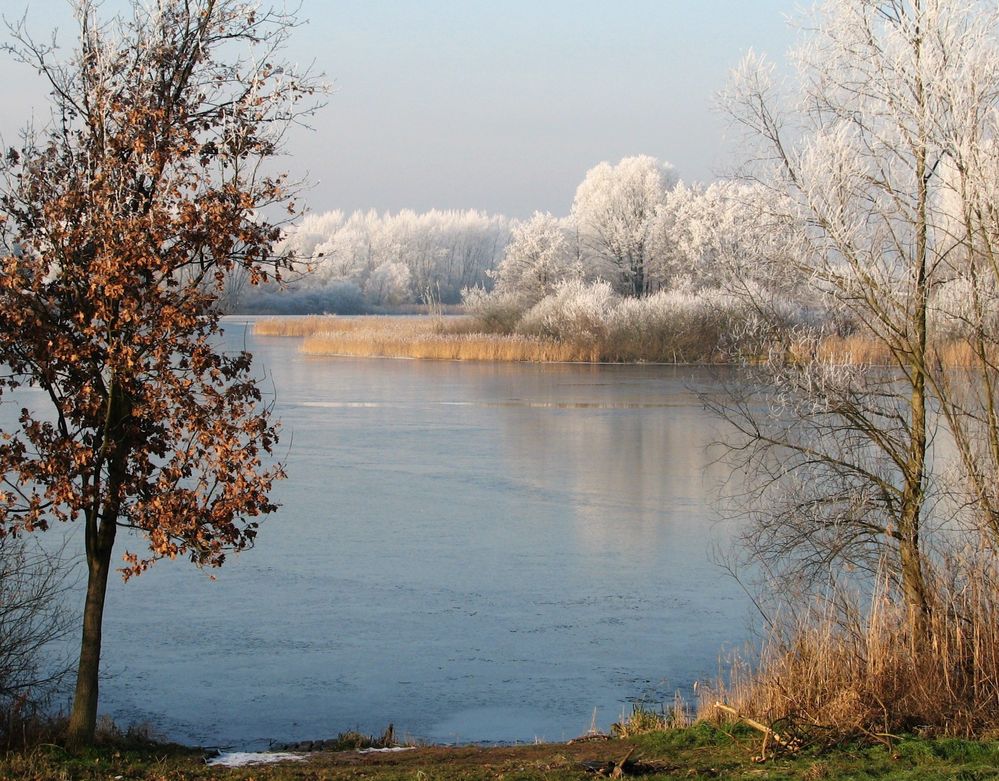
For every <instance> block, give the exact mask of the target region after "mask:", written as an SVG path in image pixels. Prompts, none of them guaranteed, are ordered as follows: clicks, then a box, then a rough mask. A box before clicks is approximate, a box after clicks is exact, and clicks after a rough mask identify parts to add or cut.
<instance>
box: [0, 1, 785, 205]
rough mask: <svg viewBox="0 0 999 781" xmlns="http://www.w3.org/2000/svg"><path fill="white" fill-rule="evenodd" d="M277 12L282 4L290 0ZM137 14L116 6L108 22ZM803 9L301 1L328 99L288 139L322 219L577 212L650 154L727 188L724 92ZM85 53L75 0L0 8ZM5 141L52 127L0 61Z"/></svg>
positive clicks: (780, 44)
mask: <svg viewBox="0 0 999 781" xmlns="http://www.w3.org/2000/svg"><path fill="white" fill-rule="evenodd" d="M279 2H280V0H279ZM125 5H126V3H125V0H106V1H105V3H104V6H103V7H104V10H105V12H107V13H110V12H113V11H114V10H115V9H120V8H123V7H125ZM795 8H796V5H795V3H794V2H793V0H302V2H301V10H300V12H299V18H300V19H301V20H302V21H303V24H302V25H301V26H300V27H299V28H298V29H296V30H295V31H294V33H293V34H292V38H291V41H290V45H289V48H288V49H287V51H286V52H285V54H286V59H287V60H288V61H290V62H296V63H299V64H301V65H305V64H309V63H314V65H313V67H314V70H315V71H317V72H319V73H322V74H324V75H325V78H326V81H327V82H329V83H330V84H331V86H332V88H333V92H332V93H331V94H330V95H329V96H328V98H327V100H326V105H325V106H324V107H323V108H322V109H320V111H319V112H318V114H317V115H316V116H315V117H313V118H312V119H311V120H310V122H311V125H312V129H311V130H305V129H295V130H294V131H293V132H292V133H291V134H290V135H289V137H288V142H287V146H286V154H287V157H286V158H285V159H284V160H283V161H282V165H283V167H284V168H285V169H286V170H288V171H289V172H291V173H292V174H293V175H295V176H302V175H306V176H307V178H308V180H309V182H310V189H309V190H308V192H307V193H306V194H305V196H304V198H303V200H304V202H305V204H306V205H307V206H308V208H309V209H310V210H311V211H314V212H323V211H327V210H331V209H342V210H344V211H353V210H354V209H369V208H373V209H376V210H378V211H386V210H388V211H398V210H399V209H402V208H412V209H416V210H418V211H423V210H427V209H431V208H439V209H465V208H475V209H482V210H485V211H489V212H500V213H504V214H507V215H510V216H513V217H525V216H529V215H530V214H531V213H532V212H533V211H535V210H541V211H551V212H553V213H555V214H558V215H564V214H566V213H568V211H569V206H570V204H571V202H572V196H573V193H574V192H575V189H576V187H577V185H578V184H579V182H580V181H582V179H583V176H584V175H585V173H586V171H587V170H588V169H589V168H591V167H592V166H594V165H596V164H597V163H599V162H601V161H604V160H607V161H610V162H616V161H618V160H620V159H621V158H622V157H625V156H629V155H636V154H649V155H653V156H655V157H658V158H660V159H662V160H667V161H669V162H671V163H672V164H673V165H674V166H675V167H676V168H677V170H678V172H679V174H680V176H681V177H682V178H683V179H685V180H687V181H702V182H706V181H710V180H712V179H715V178H718V177H720V176H723V175H725V173H726V172H728V171H730V170H731V169H732V168H733V167H734V161H735V160H736V159H737V155H738V149H737V134H736V133H735V132H733V131H732V129H731V128H730V127H729V123H728V120H727V119H726V118H725V117H724V116H723V115H722V114H721V113H720V112H718V111H717V110H716V109H715V108H714V95H715V94H716V93H717V92H718V90H720V89H721V88H722V87H724V85H725V82H726V79H727V74H728V72H729V71H730V70H731V69H732V68H733V67H735V66H736V65H737V64H738V62H739V61H740V59H741V58H742V56H743V55H744V54H745V53H746V51H747V50H749V49H750V48H753V49H755V50H756V51H762V52H766V53H768V54H769V55H772V56H773V57H774V58H775V59H777V60H780V59H781V58H782V57H783V55H784V54H785V52H786V51H787V49H788V47H789V46H790V45H791V44H792V43H793V40H794V36H795V33H794V31H793V29H792V28H791V26H790V25H789V24H788V17H789V16H792V15H793V14H794V13H795ZM0 9H2V11H3V14H4V16H5V17H6V18H7V19H16V18H19V17H20V16H21V15H22V14H25V15H26V20H27V26H28V29H29V30H31V31H32V32H33V33H34V34H35V36H36V37H37V38H40V39H45V38H47V37H48V36H49V34H50V32H51V31H52V30H53V29H55V28H58V30H59V37H58V40H60V41H62V42H63V45H64V46H65V47H67V48H68V47H71V46H72V44H73V37H74V36H73V21H72V16H71V14H70V13H69V10H68V9H69V3H68V2H67V0H0ZM0 84H3V85H4V86H3V92H2V94H3V99H4V110H3V111H0V139H2V140H3V141H4V142H5V143H6V145H9V144H10V143H11V142H12V141H16V139H17V132H18V129H19V128H21V127H23V126H24V124H25V123H26V122H27V121H28V120H29V119H30V118H32V117H34V118H35V122H36V125H37V124H38V123H39V122H41V121H43V120H44V119H45V118H46V117H47V116H48V111H47V108H46V90H45V85H44V83H43V82H42V81H41V80H40V79H39V78H37V77H36V76H35V75H34V74H33V73H32V72H31V71H30V70H28V69H27V68H26V67H24V66H23V65H19V64H17V63H15V62H13V61H12V60H11V59H10V57H9V56H6V55H0Z"/></svg>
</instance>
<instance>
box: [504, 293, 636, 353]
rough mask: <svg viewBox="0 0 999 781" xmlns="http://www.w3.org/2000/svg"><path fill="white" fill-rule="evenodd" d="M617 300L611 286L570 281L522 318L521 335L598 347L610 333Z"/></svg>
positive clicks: (519, 328)
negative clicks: (593, 344)
mask: <svg viewBox="0 0 999 781" xmlns="http://www.w3.org/2000/svg"><path fill="white" fill-rule="evenodd" d="M616 304H617V297H616V296H615V295H614V291H613V289H612V288H611V286H610V284H609V283H608V282H604V281H598V282H594V283H592V284H589V285H587V284H586V283H585V282H582V281H580V280H576V279H573V280H567V281H565V282H560V283H559V284H557V285H556V286H555V290H554V292H553V293H552V294H551V295H549V296H546V297H545V298H543V299H541V301H539V302H538V303H537V304H535V305H534V306H533V307H531V309H529V310H528V311H527V313H526V314H525V315H524V316H523V317H522V318H521V320H520V323H519V324H518V325H517V331H518V332H520V333H524V334H533V335H537V336H543V337H548V338H551V339H558V340H561V341H572V342H584V343H587V344H591V343H595V342H597V341H600V340H602V339H603V337H604V336H605V335H606V333H607V324H608V322H609V319H610V315H611V311H612V309H613V308H614V307H615V306H616Z"/></svg>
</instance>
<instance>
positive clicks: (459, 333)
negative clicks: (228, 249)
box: [253, 315, 997, 368]
mask: <svg viewBox="0 0 999 781" xmlns="http://www.w3.org/2000/svg"><path fill="white" fill-rule="evenodd" d="M253 331H254V333H255V334H256V335H257V336H281V337H298V338H304V342H303V345H302V351H303V352H305V353H309V354H312V355H344V356H351V357H381V358H424V359H431V360H452V361H528V362H536V363H548V362H563V361H565V362H572V361H575V362H591V363H597V362H608V363H628V362H643V361H644V362H659V363H726V362H728V361H729V360H730V358H729V357H726V356H724V355H722V354H721V353H720V352H718V351H717V350H716V349H715V348H714V346H713V345H711V344H707V342H709V341H710V335H702V337H698V335H696V334H687V335H686V337H685V338H684V339H681V340H679V341H677V340H676V338H675V335H674V337H673V340H672V341H671V340H670V339H664V340H658V341H657V340H656V339H655V338H654V336H650V335H649V334H645V335H644V336H643V337H642V338H640V339H639V338H632V337H629V336H625V335H618V336H617V337H614V338H606V339H596V340H589V341H577V342H570V341H558V340H556V339H551V338H545V337H541V336H530V335H511V334H498V333H482V332H481V331H480V330H478V327H477V325H476V323H475V321H474V319H473V318H471V317H461V316H448V317H445V318H440V317H428V316H426V315H393V316H371V315H368V316H358V317H340V316H336V315H309V316H305V317H275V318H268V319H266V320H258V321H257V322H256V323H255V324H254V327H253ZM812 350H814V352H815V354H816V356H817V357H818V358H820V359H822V360H823V361H826V362H829V363H834V364H846V365H865V366H892V365H893V359H892V356H891V353H890V352H889V350H888V348H887V347H886V346H885V345H884V343H883V342H881V341H880V340H877V339H872V338H870V337H867V336H863V335H857V334H855V335H852V336H846V337H840V336H828V337H825V338H824V339H822V340H821V341H819V342H818V343H817V344H814V345H811V346H808V345H804V344H803V345H799V346H797V347H795V348H792V350H791V354H792V355H793V356H794V357H796V358H798V359H799V360H800V359H802V358H804V357H806V355H805V353H806V352H808V351H812ZM989 358H990V360H995V359H996V358H997V356H994V355H992V356H989ZM931 360H932V361H936V360H939V362H940V364H941V365H943V366H945V367H953V368H968V367H973V366H975V365H976V364H977V358H976V356H975V354H974V352H973V351H972V349H971V347H970V346H969V345H968V344H967V343H965V342H961V341H948V342H944V343H940V344H936V345H933V346H932V348H931Z"/></svg>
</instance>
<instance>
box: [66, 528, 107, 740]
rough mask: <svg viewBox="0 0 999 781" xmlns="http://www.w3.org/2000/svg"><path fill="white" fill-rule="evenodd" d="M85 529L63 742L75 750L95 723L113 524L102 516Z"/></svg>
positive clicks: (87, 737) (91, 736)
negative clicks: (79, 624)
mask: <svg viewBox="0 0 999 781" xmlns="http://www.w3.org/2000/svg"><path fill="white" fill-rule="evenodd" d="M91 528H93V527H89V526H88V529H87V532H88V533H87V570H88V574H87V601H86V604H85V606H84V608H83V638H82V640H81V642H80V664H79V667H78V669H77V675H76V692H75V694H74V696H73V710H72V712H71V713H70V717H69V728H68V731H67V733H66V746H67V748H69V749H70V750H78V749H80V748H83V747H85V746H89V745H91V744H92V743H93V742H94V730H95V728H96V726H97V695H98V672H99V669H100V661H101V625H102V623H103V621H104V597H105V594H106V593H107V585H108V573H109V572H110V571H111V551H112V549H113V548H114V537H115V531H116V530H117V525H116V523H115V521H114V520H112V521H111V522H110V523H109V522H108V521H107V519H105V520H104V521H103V522H102V523H101V524H100V527H99V529H98V530H97V531H96V533H95V532H92V531H91Z"/></svg>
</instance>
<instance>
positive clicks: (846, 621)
mask: <svg viewBox="0 0 999 781" xmlns="http://www.w3.org/2000/svg"><path fill="white" fill-rule="evenodd" d="M941 571H942V572H943V571H946V572H961V573H964V574H963V576H962V577H961V578H960V580H958V579H957V578H951V579H948V580H939V581H937V583H936V585H935V599H934V601H933V605H934V607H933V612H932V616H931V619H930V621H929V624H930V626H929V633H928V637H927V638H926V639H925V640H921V639H919V638H916V637H914V636H913V635H912V633H911V632H910V630H909V622H908V621H907V616H906V610H905V606H904V605H903V603H902V600H901V598H900V597H899V595H898V594H897V593H896V591H895V589H893V588H891V587H884V588H881V589H879V590H878V592H877V593H876V594H875V596H874V597H873V599H872V601H871V603H870V604H869V605H868V606H867V607H866V609H861V608H860V607H859V606H858V605H857V603H856V600H855V599H854V600H851V599H847V598H845V597H842V596H840V597H838V598H837V599H835V600H830V601H824V602H822V603H818V604H816V605H815V606H814V607H813V608H812V609H810V610H807V611H805V613H804V614H803V615H798V616H796V620H795V621H794V622H793V623H789V624H785V625H783V626H782V627H781V628H779V629H776V630H775V631H774V632H773V633H772V634H771V636H770V637H769V639H768V640H767V642H766V643H765V646H764V648H763V652H762V656H761V659H760V662H759V663H758V665H754V666H752V667H751V666H750V665H747V664H745V663H742V662H740V661H738V660H736V661H735V662H734V663H732V665H731V667H730V669H729V670H728V673H727V675H726V680H725V681H724V683H722V684H719V685H718V687H716V688H715V689H714V690H713V691H710V692H708V693H705V691H704V690H702V702H701V716H702V717H708V718H714V719H716V720H717V719H718V718H719V715H720V714H719V713H718V712H716V711H715V709H714V708H713V705H714V702H715V701H718V700H720V701H722V702H725V703H726V704H728V705H730V706H731V707H733V708H735V709H736V710H737V711H739V713H740V714H743V715H748V716H752V717H754V718H756V719H757V720H760V721H763V722H765V723H768V724H777V723H783V724H784V727H783V729H792V730H798V731H800V732H802V733H803V734H807V735H809V736H810V738H811V739H825V740H833V741H835V740H840V739H843V738H852V737H867V738H873V739H877V740H889V739H891V738H892V737H893V736H895V735H898V734H900V733H905V732H912V731H919V732H921V733H923V734H939V735H951V736H963V737H970V736H979V737H988V736H994V735H996V734H997V731H999V562H997V561H996V560H995V559H994V558H986V555H985V554H983V555H982V556H981V558H978V559H976V560H974V561H970V562H969V561H968V560H966V559H961V560H955V561H951V562H950V563H949V564H948V565H947V566H946V567H941Z"/></svg>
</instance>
